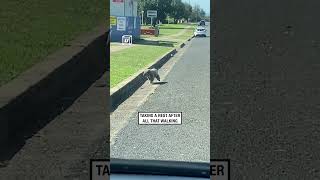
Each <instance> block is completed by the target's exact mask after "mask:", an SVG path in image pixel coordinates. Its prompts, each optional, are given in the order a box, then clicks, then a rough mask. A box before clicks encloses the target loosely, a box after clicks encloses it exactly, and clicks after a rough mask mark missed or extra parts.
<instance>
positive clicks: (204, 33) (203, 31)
mask: <svg viewBox="0 0 320 180" xmlns="http://www.w3.org/2000/svg"><path fill="white" fill-rule="evenodd" d="M193 35H194V37H198V36H201V37H206V36H207V30H206V28H204V27H202V26H198V27H197V28H196V29H195V31H194V33H193Z"/></svg>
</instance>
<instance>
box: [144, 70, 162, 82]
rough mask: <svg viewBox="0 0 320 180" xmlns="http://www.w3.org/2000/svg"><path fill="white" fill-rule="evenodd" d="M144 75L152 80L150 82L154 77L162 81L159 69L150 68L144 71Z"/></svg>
mask: <svg viewBox="0 0 320 180" xmlns="http://www.w3.org/2000/svg"><path fill="white" fill-rule="evenodd" d="M143 76H144V77H146V78H147V79H148V80H149V81H150V83H153V81H154V78H156V79H157V80H158V81H160V76H159V73H158V70H157V69H155V68H152V69H148V70H146V71H144V72H143Z"/></svg>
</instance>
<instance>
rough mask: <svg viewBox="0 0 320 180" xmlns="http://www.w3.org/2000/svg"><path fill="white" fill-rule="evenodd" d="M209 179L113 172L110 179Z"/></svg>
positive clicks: (203, 179) (205, 179) (204, 179)
mask: <svg viewBox="0 0 320 180" xmlns="http://www.w3.org/2000/svg"><path fill="white" fill-rule="evenodd" d="M127 179H130V180H141V179H145V180H163V179H167V180H207V179H208V180H209V179H210V178H198V177H182V176H159V175H154V176H151V175H135V174H130V175H128V174H111V175H110V180H127Z"/></svg>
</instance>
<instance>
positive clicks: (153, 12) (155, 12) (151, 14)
mask: <svg viewBox="0 0 320 180" xmlns="http://www.w3.org/2000/svg"><path fill="white" fill-rule="evenodd" d="M157 15H158V12H157V11H155V10H148V11H147V17H150V18H151V17H157Z"/></svg>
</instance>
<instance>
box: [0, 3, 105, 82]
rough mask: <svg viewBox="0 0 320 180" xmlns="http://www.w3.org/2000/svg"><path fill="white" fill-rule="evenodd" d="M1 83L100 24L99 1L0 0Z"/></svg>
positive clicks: (102, 7)
mask: <svg viewBox="0 0 320 180" xmlns="http://www.w3.org/2000/svg"><path fill="white" fill-rule="evenodd" d="M0 4H1V6H0V24H1V25H0V39H1V41H0V52H1V53H0V86H1V85H3V84H5V83H7V82H8V81H10V80H11V79H13V78H15V77H16V76H18V75H19V74H20V73H22V72H23V71H25V70H26V69H28V68H30V67H31V66H32V65H34V64H35V63H38V62H39V61H41V60H43V59H44V58H45V57H46V56H47V55H49V54H50V53H52V52H54V51H56V50H57V49H59V48H62V47H63V46H64V45H65V44H66V43H67V42H69V41H70V40H72V39H74V38H75V37H77V36H78V35H80V34H81V33H82V32H86V31H89V30H91V29H92V28H93V27H95V26H97V25H98V24H102V23H104V21H105V17H106V3H104V1H101V0H91V1H87V0H68V1H66V0H29V1H19V0H10V1H8V0H0Z"/></svg>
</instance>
